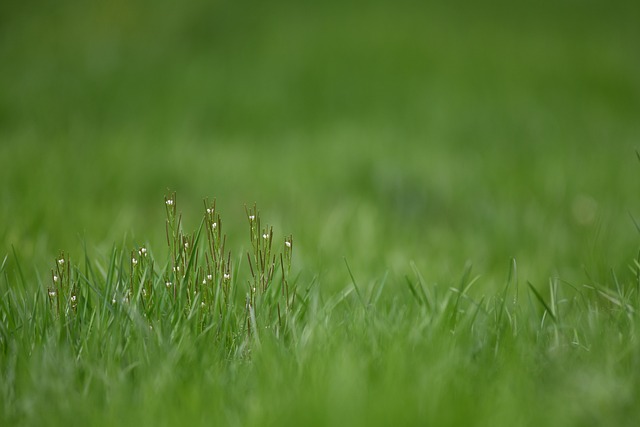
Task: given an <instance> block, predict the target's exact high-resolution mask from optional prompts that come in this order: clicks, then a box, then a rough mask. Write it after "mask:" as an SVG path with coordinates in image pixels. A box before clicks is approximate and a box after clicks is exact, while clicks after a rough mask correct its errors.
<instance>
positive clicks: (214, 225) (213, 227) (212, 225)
mask: <svg viewBox="0 0 640 427" xmlns="http://www.w3.org/2000/svg"><path fill="white" fill-rule="evenodd" d="M211 228H212V229H213V230H215V229H216V228H218V223H217V222H214V223H213V224H211Z"/></svg>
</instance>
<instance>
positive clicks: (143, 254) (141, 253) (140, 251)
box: [138, 246, 147, 256]
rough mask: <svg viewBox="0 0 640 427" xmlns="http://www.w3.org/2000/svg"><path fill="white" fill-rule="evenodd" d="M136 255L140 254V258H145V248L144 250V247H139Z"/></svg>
mask: <svg viewBox="0 0 640 427" xmlns="http://www.w3.org/2000/svg"><path fill="white" fill-rule="evenodd" d="M138 254H140V255H141V256H147V248H145V247H144V246H143V247H141V248H140V250H139V251H138Z"/></svg>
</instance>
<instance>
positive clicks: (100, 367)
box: [0, 193, 640, 425]
mask: <svg viewBox="0 0 640 427" xmlns="http://www.w3.org/2000/svg"><path fill="white" fill-rule="evenodd" d="M165 207H166V243H167V247H168V248H167V249H168V250H167V251H166V252H167V254H168V256H167V258H166V259H162V260H159V259H156V258H155V257H154V256H153V255H152V254H153V253H154V251H153V250H152V249H151V248H149V247H146V246H142V247H138V248H135V249H134V250H133V251H129V250H126V249H117V248H114V250H113V251H112V253H111V255H110V257H109V258H107V259H101V258H99V257H97V258H91V257H90V256H88V254H85V256H84V259H81V260H80V261H77V262H74V261H73V259H71V258H70V257H69V255H68V254H65V253H62V254H60V255H59V256H58V257H57V258H56V259H55V260H54V262H53V268H52V269H51V274H50V276H49V277H46V278H43V279H42V280H41V281H39V283H38V284H37V285H36V286H33V285H30V284H29V283H27V282H26V281H25V280H24V277H23V276H22V273H21V272H20V270H19V269H18V270H17V271H14V273H13V274H11V273H9V271H8V270H7V268H6V267H7V264H8V261H7V259H8V257H7V258H5V259H4V262H3V264H2V282H1V283H2V287H1V288H0V290H1V292H2V304H1V305H0V318H2V329H1V330H0V345H1V346H2V347H1V348H0V350H1V352H2V374H3V378H4V379H5V381H4V383H3V387H2V389H1V393H2V412H1V413H2V418H3V420H4V422H5V423H7V424H9V425H14V424H15V425H32V424H33V425H42V424H47V425H49V424H50V425H60V424H68V423H72V424H94V425H96V424H97V425H102V424H104V425H109V424H114V423H118V424H125V425H129V424H131V425H134V424H140V423H142V424H144V425H150V424H156V423H157V424H160V425H174V424H178V423H183V422H187V421H188V422H189V423H195V424H203V425H208V424H211V423H214V424H217V423H222V424H238V425H265V424H280V423H285V422H287V420H289V421H290V420H295V422H296V423H298V422H302V423H308V424H312V425H326V424H335V423H349V424H363V425H364V424H367V425H370V424H373V425H387V424H389V423H392V422H393V423H395V422H400V423H402V424H422V423H425V422H426V423H434V424H461V423H468V422H469V421H470V420H471V422H472V423H473V424H475V425H495V424H500V425H502V424H504V425H513V424H516V425H530V424H537V423H546V424H554V425H560V424H564V425H566V424H569V425H583V424H585V423H586V424H591V423H594V424H601V423H615V424H619V425H632V424H633V423H634V422H635V421H634V420H637V419H638V415H639V414H638V411H637V408H636V405H635V401H636V400H635V397H636V396H637V393H638V384H639V382H638V379H639V378H638V372H639V371H638V365H637V363H638V362H637V361H638V360H640V359H639V358H638V357H639V356H640V354H638V353H639V351H640V346H639V345H638V341H637V332H636V330H637V327H638V326H639V325H638V318H637V311H638V309H640V304H639V302H640V296H639V295H640V294H639V292H638V290H639V286H640V265H638V262H635V264H634V265H633V267H632V269H631V270H632V271H631V273H632V274H625V276H624V278H623V279H619V278H618V277H617V276H615V275H614V276H612V284H615V286H607V285H600V284H597V283H590V284H585V285H580V286H578V285H573V284H570V283H567V282H564V281H561V280H559V279H551V280H550V282H549V283H548V284H541V285H539V286H535V285H533V284H532V283H531V282H528V283H527V284H526V285H524V284H522V283H520V279H519V276H518V271H517V263H516V261H515V260H512V262H511V265H510V267H509V270H508V275H506V278H505V283H504V285H503V286H502V289H501V290H500V291H498V292H493V293H488V294H480V293H474V292H473V287H474V285H475V284H477V282H479V281H481V280H482V279H481V278H480V277H479V276H473V273H472V269H471V267H470V266H468V267H467V268H466V270H465V271H464V273H463V274H462V276H461V278H460V280H459V282H458V283H457V284H456V285H455V286H451V287H446V286H438V285H432V284H429V283H425V281H424V278H423V277H422V275H421V274H420V272H419V270H418V269H417V268H415V269H414V272H413V273H412V274H411V275H407V276H406V277H405V281H406V288H404V289H403V290H401V289H394V290H393V291H392V292H389V291H388V289H387V286H386V285H387V279H386V277H385V278H382V279H381V280H380V281H378V282H376V283H374V284H373V285H371V286H368V287H367V288H366V289H361V288H360V287H359V285H358V284H357V281H356V279H355V277H354V275H353V272H352V270H351V268H350V267H349V264H348V262H346V270H347V272H348V275H349V276H350V278H351V284H350V286H348V287H346V288H344V289H343V290H342V291H340V292H337V293H327V292H323V291H322V290H321V289H320V288H319V286H318V284H317V282H315V283H314V282H312V283H305V284H300V283H298V281H297V280H296V279H295V278H292V277H291V271H290V269H291V258H292V255H293V248H294V246H293V238H292V237H291V236H287V237H283V238H282V239H275V238H274V232H273V228H272V227H268V226H263V225H262V222H261V218H260V213H259V212H258V210H257V209H256V207H253V208H251V209H247V212H246V219H247V221H248V229H249V233H248V234H249V241H250V245H249V246H248V247H249V250H248V251H247V252H246V260H245V258H244V257H239V258H237V259H232V257H231V252H225V251H226V247H225V242H226V236H225V235H224V234H223V233H222V220H221V217H220V215H219V214H218V213H217V211H216V207H215V204H207V203H206V202H205V208H204V214H203V220H202V222H201V224H200V227H199V228H198V229H197V230H196V231H195V232H194V233H185V232H184V231H183V225H182V222H181V215H180V214H179V211H178V210H177V203H176V197H175V193H174V194H172V195H170V196H168V197H165ZM274 241H278V242H279V243H275V244H274ZM345 261H346V260H345ZM243 268H244V271H243ZM612 274H613V273H612ZM44 414H46V416H44Z"/></svg>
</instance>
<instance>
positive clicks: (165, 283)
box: [164, 281, 173, 288]
mask: <svg viewBox="0 0 640 427" xmlns="http://www.w3.org/2000/svg"><path fill="white" fill-rule="evenodd" d="M164 285H165V286H166V287H167V288H170V287H171V286H172V285H173V283H171V282H168V281H167V282H164Z"/></svg>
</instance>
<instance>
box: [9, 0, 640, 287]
mask: <svg viewBox="0 0 640 427" xmlns="http://www.w3.org/2000/svg"><path fill="white" fill-rule="evenodd" d="M639 22H640V3H639V2H637V1H606V2H605V1H573V0H561V1H535V2H534V1H521V2H509V1H501V0H491V1H485V2H473V1H462V0H459V1H448V2H427V1H408V0H401V1H394V2H390V1H389V2H382V1H351V2H338V1H324V2H309V1H274V2H259V1H210V2H209V1H191V2H170V1H124V0H113V1H108V2H106V1H105V2H85V1H34V2H24V1H15V0H8V1H3V2H2V3H0V73H1V74H0V77H1V78H0V241H1V244H2V246H1V250H2V252H3V254H0V255H4V253H9V252H10V251H11V246H13V247H15V249H16V251H17V252H18V253H19V255H20V257H21V259H22V260H23V261H24V262H25V263H26V265H25V267H26V269H27V270H44V271H45V272H46V269H45V268H46V267H45V266H46V265H48V264H46V263H48V262H50V260H53V257H55V256H56V254H57V253H58V252H59V250H66V251H69V252H71V256H72V257H75V258H76V259H78V258H80V257H81V255H82V249H81V248H82V245H83V241H86V243H87V246H88V248H89V250H90V251H98V252H101V251H102V252H104V251H108V249H109V248H110V247H111V245H112V244H114V242H115V243H118V244H119V243H121V242H125V244H134V243H141V242H146V243H148V244H149V245H150V246H151V248H152V250H154V249H155V250H156V251H161V250H163V248H164V246H163V245H164V244H165V243H164V223H163V222H164V207H163V195H164V194H166V193H167V189H170V190H176V191H177V192H178V203H179V210H181V211H182V212H184V215H185V218H184V221H185V226H186V228H187V229H194V228H196V227H197V225H198V223H199V215H200V211H201V210H202V203H201V199H202V198H204V197H210V198H216V199H217V201H218V207H219V209H220V210H221V213H222V215H223V219H224V220H225V221H226V227H227V229H226V231H227V233H229V234H230V238H231V240H232V248H233V250H234V251H238V252H239V251H240V250H241V249H242V247H243V245H246V244H247V243H248V240H247V239H246V234H247V230H246V224H245V223H244V222H245V218H244V209H243V205H244V203H253V202H254V201H255V202H257V203H258V206H259V207H260V208H261V210H262V213H263V220H264V221H267V222H269V223H272V224H274V225H275V227H276V232H277V233H281V234H283V233H293V235H294V239H295V242H296V262H297V264H298V268H299V269H300V270H302V271H303V272H304V274H306V275H308V276H313V275H319V276H321V277H323V278H324V282H323V283H324V284H325V286H329V287H330V286H334V285H335V286H343V285H344V284H345V283H346V282H348V277H347V274H346V270H345V268H344V264H343V261H342V257H347V259H349V260H350V263H351V264H352V267H353V269H354V273H355V274H356V276H357V277H358V278H359V279H360V280H362V282H363V283H365V284H366V283H368V282H370V281H372V280H376V279H380V277H381V276H382V274H384V273H385V272H387V271H389V272H391V273H392V275H393V276H392V277H400V278H401V277H402V276H403V275H404V274H407V273H410V271H411V270H410V267H409V263H410V261H412V260H413V261H415V262H416V264H417V265H418V267H419V268H420V270H421V271H422V272H423V274H424V275H425V277H426V278H427V280H429V281H453V280H456V278H457V277H459V275H460V274H461V273H462V270H463V267H464V265H465V263H466V262H467V261H471V262H473V263H474V265H475V267H476V271H479V272H480V273H483V274H485V275H487V276H488V277H490V278H495V280H494V281H496V282H498V281H499V280H502V279H503V278H504V277H505V276H506V272H507V265H508V260H509V258H510V257H516V259H517V260H518V264H519V267H520V271H521V275H522V276H523V278H527V279H530V280H532V281H534V282H535V281H544V280H546V278H547V277H549V276H551V275H560V276H561V277H564V278H566V279H567V280H570V281H579V280H583V279H584V278H585V273H584V272H583V269H586V270H587V272H588V274H591V275H594V276H595V277H596V278H597V277H604V275H606V274H607V269H608V268H609V267H614V268H616V269H625V268H626V265H628V264H629V262H630V261H631V259H632V258H633V256H634V255H635V253H636V251H637V249H638V234H637V232H636V230H635V228H634V225H633V222H632V221H631V219H630V216H629V214H635V215H636V216H640V200H638V197H637V196H638V177H639V176H640V163H639V162H638V161H637V159H636V154H635V150H636V149H637V148H639V147H640V140H639V137H640V49H639V48H638V47H639V46H640V45H639V42H640V25H638V23H639ZM125 236H127V237H126V238H125ZM123 239H124V240H123ZM34 266H35V267H34ZM492 280H493V279H491V280H488V282H492Z"/></svg>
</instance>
